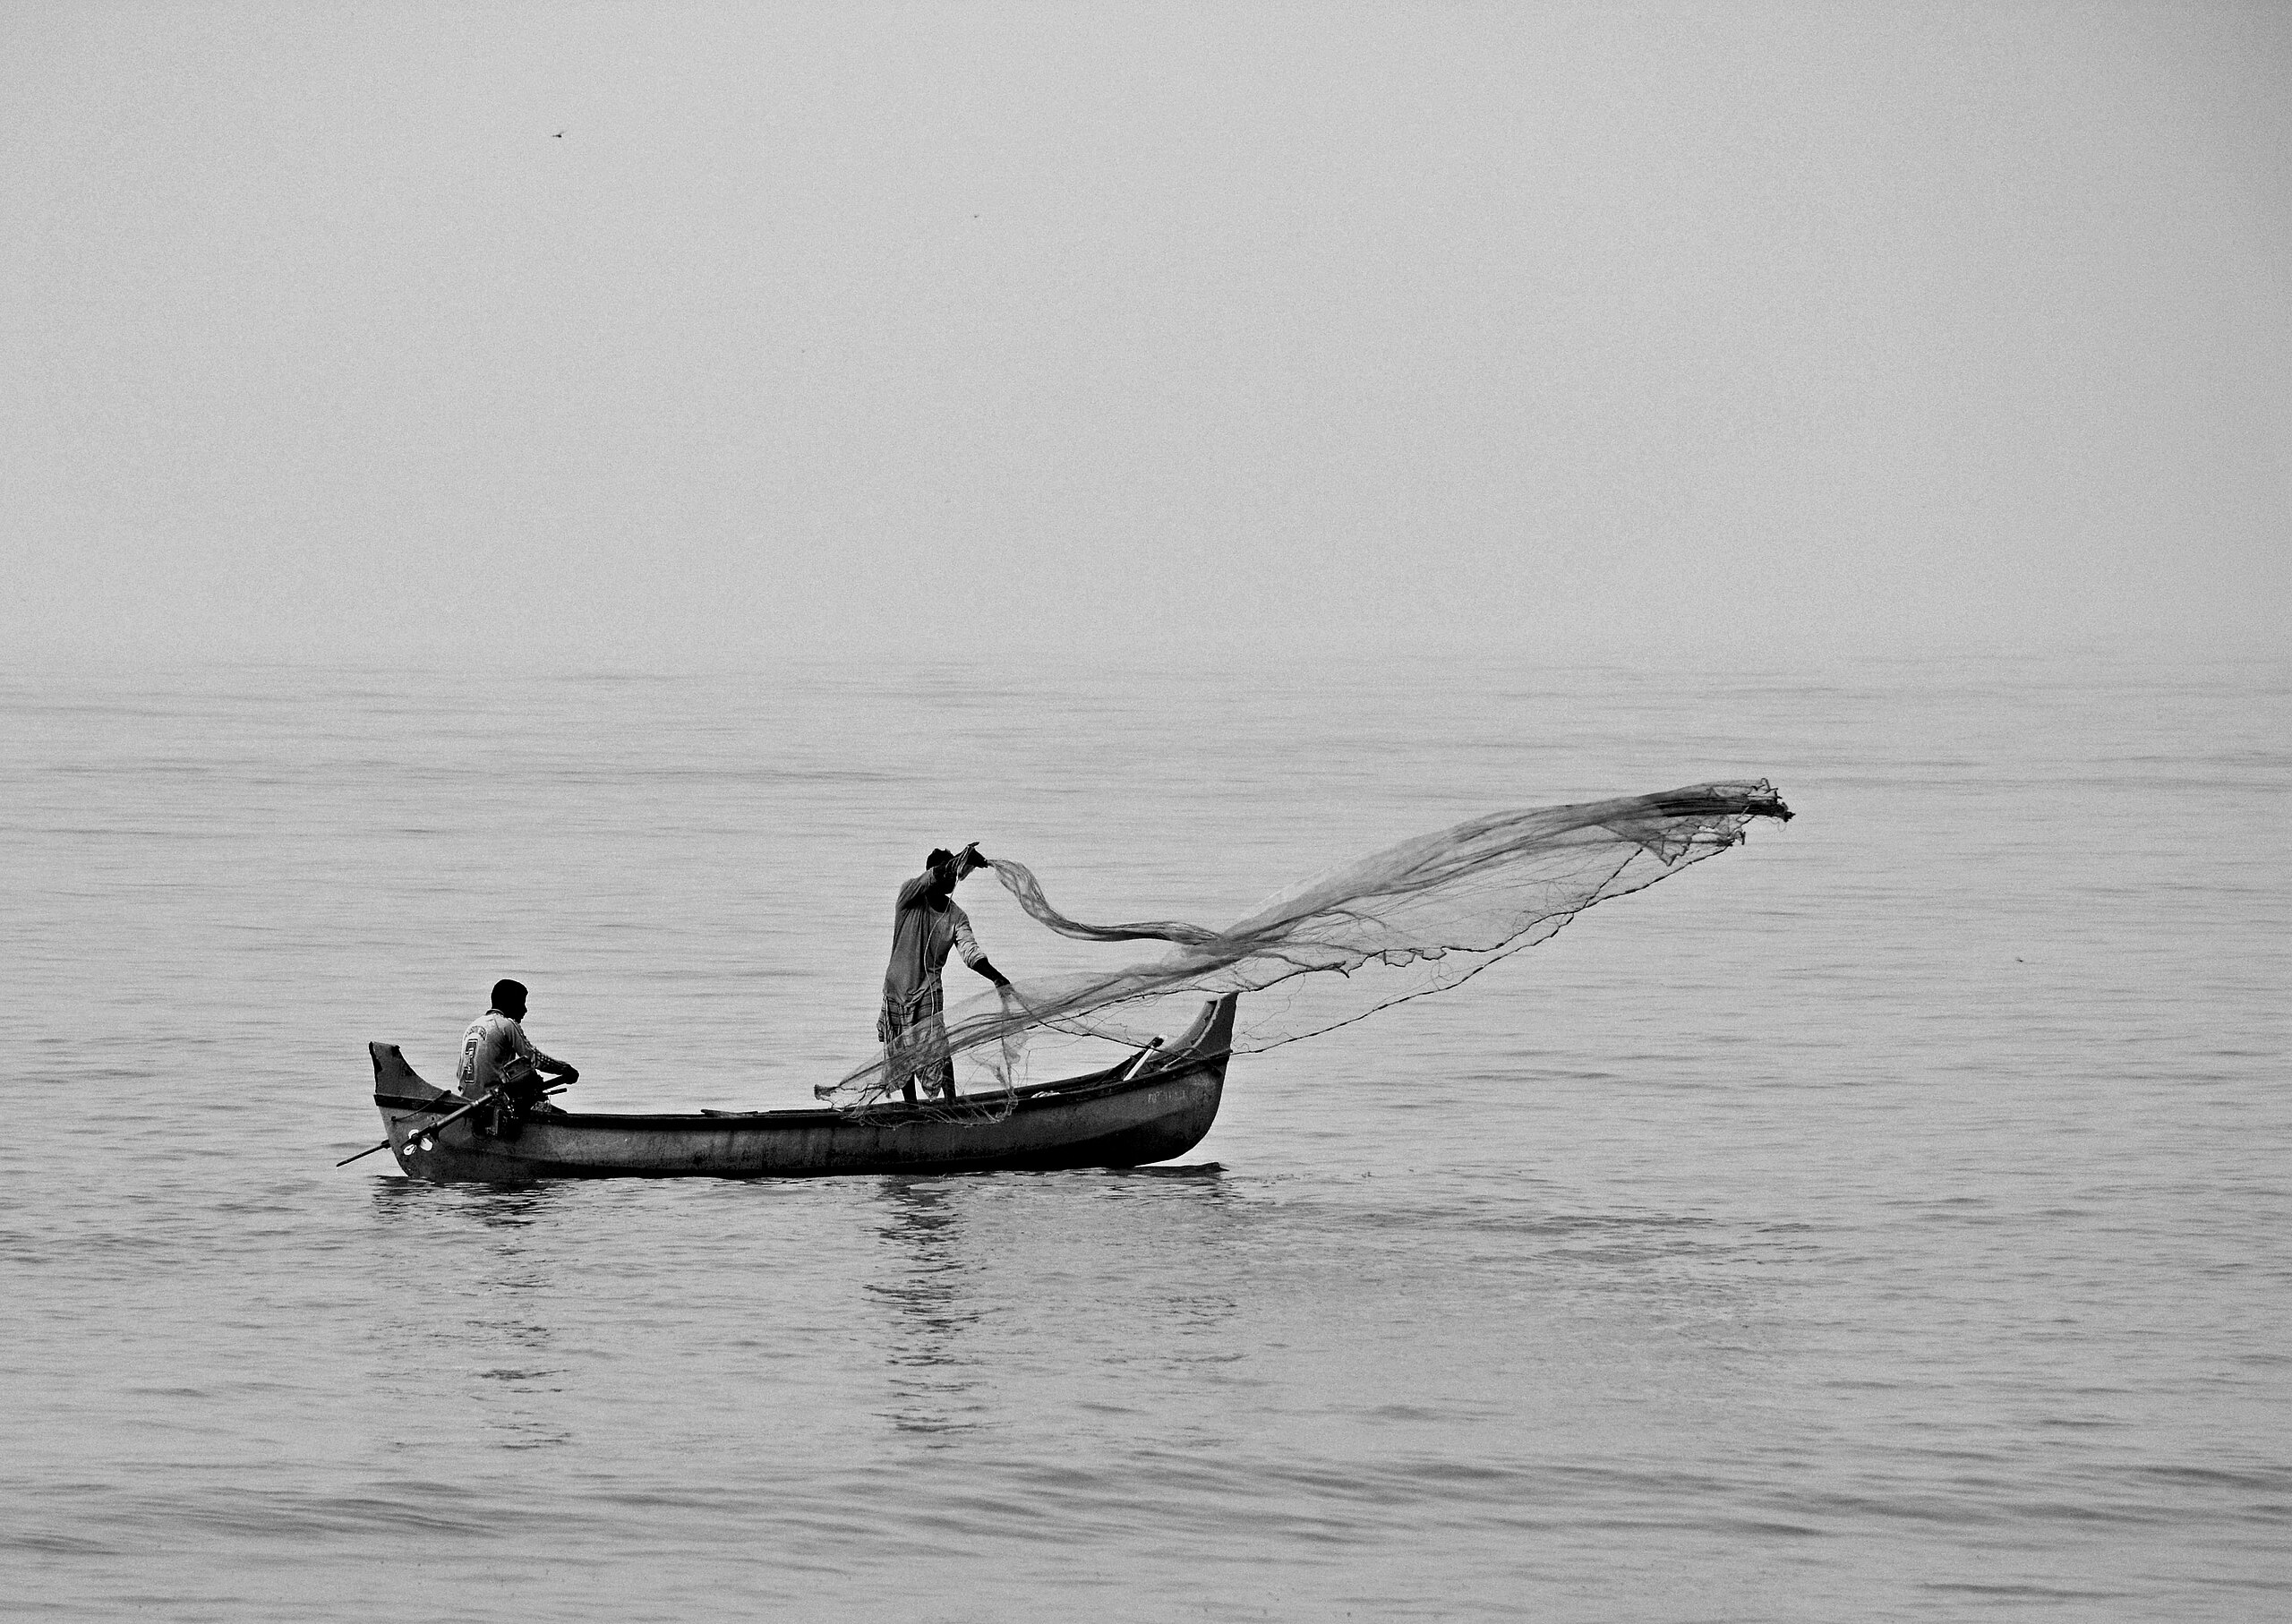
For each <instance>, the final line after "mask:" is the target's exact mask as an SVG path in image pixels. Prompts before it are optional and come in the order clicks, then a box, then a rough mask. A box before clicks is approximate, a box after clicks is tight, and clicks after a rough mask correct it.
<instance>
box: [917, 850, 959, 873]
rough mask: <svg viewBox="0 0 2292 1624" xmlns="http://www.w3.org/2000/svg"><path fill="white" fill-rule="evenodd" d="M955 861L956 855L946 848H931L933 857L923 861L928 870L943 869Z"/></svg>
mask: <svg viewBox="0 0 2292 1624" xmlns="http://www.w3.org/2000/svg"><path fill="white" fill-rule="evenodd" d="M954 860H955V854H954V852H952V851H950V850H947V849H946V848H945V846H934V847H932V848H931V855H930V856H929V857H927V858H925V859H923V866H924V867H925V868H945V866H946V865H947V864H949V863H952V862H954Z"/></svg>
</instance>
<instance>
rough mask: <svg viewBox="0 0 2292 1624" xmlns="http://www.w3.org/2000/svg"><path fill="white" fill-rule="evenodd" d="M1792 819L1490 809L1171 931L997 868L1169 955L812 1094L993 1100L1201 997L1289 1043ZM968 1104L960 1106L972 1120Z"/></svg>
mask: <svg viewBox="0 0 2292 1624" xmlns="http://www.w3.org/2000/svg"><path fill="white" fill-rule="evenodd" d="M1789 816H1791V811H1790V808H1787V807H1785V806H1784V805H1783V799H1782V797H1781V796H1780V795H1778V794H1777V793H1776V792H1775V789H1774V787H1773V786H1772V785H1770V784H1769V783H1767V782H1766V781H1765V780H1764V779H1761V780H1758V781H1757V782H1741V783H1706V784H1694V785H1690V786H1689V787H1688V788H1686V789H1682V790H1672V791H1665V792H1664V793H1662V794H1658V795H1630V796H1624V797H1621V798H1620V799H1614V800H1601V801H1587V802H1585V803H1582V804H1580V805H1574V806H1564V807H1537V808H1529V809H1527V810H1524V811H1516V812H1499V813H1494V814H1492V815H1491V816H1485V817H1477V818H1474V819H1472V820H1471V821H1470V822H1467V823H1462V824H1458V825H1456V826H1455V827H1454V828H1450V829H1443V830H1441V832H1439V833H1435V834H1427V835H1423V836H1420V837H1418V838H1417V839H1415V840H1411V841H1405V842H1402V843H1401V844H1399V845H1398V846H1393V847H1390V848H1388V849H1387V850H1382V851H1379V852H1375V853H1373V854H1372V855H1370V856H1368V857H1364V858H1362V859H1359V860H1358V861H1356V862H1353V863H1348V864H1347V865H1345V866H1344V867H1342V868H1334V869H1331V870H1330V871H1328V872H1327V873H1324V874H1321V875H1320V876H1316V877H1314V878H1313V879H1310V880H1307V881H1305V882H1304V883H1303V884H1302V885H1296V886H1293V887H1292V888H1291V889H1289V890H1287V891H1285V892H1282V893H1279V894H1278V895H1277V896H1275V897H1274V898H1273V899H1272V900H1271V901H1270V902H1267V903H1265V904H1264V905H1263V906H1262V907H1261V908H1260V909H1259V910H1257V911H1256V912H1255V913H1253V914H1251V915H1250V916H1249V917H1248V918H1247V919H1241V920H1239V921H1237V922H1236V923H1235V924H1232V925H1229V926H1227V927H1225V928H1224V929H1222V930H1216V929H1211V928H1210V927H1206V926H1201V925H1192V924H1187V923H1185V922H1184V921H1183V920H1178V919H1140V920H1133V921H1131V922H1129V923H1126V924H1119V925H1090V924H1085V923H1083V922H1082V921H1081V920H1079V919H1069V918H1067V917H1066V916H1065V914H1063V913H1061V912H1059V910H1057V909H1056V907H1055V906H1053V905H1052V903H1051V901H1050V898H1049V897H1048V895H1047V894H1046V893H1044V891H1043V888H1042V885H1041V882H1040V881H1039V880H1037V879H1036V877H1035V876H1034V874H1033V873H1032V872H1031V870H1030V869H1028V868H1026V867H1025V865H1023V864H1022V863H1018V862H1014V861H1013V860H1012V859H1008V858H1000V859H992V860H991V862H990V864H989V866H990V867H991V868H993V869H994V871H995V876H996V879H998V880H1000V881H1001V882H1002V883H1003V886H1004V888H1005V890H1006V891H1008V892H1009V893H1011V895H1012V896H1013V898H1014V899H1015V900H1016V901H1017V902H1018V904H1019V906H1020V907H1021V908H1022V909H1023V910H1026V912H1027V914H1028V915H1029V916H1030V917H1031V918H1032V919H1034V920H1036V921H1037V922H1038V923H1039V924H1041V925H1042V926H1044V927H1047V928H1048V929H1050V930H1054V931H1056V932H1057V933H1058V934H1059V935H1060V936H1070V937H1073V938H1074V939H1076V940H1078V941H1085V942H1163V943H1167V944H1168V950H1167V952H1165V953H1162V954H1160V955H1159V957H1155V958H1151V959H1146V960H1142V961H1140V962H1135V963H1131V964H1125V965H1123V966H1121V967H1119V968H1115V969H1107V970H1082V971H1076V972H1073V973H1071V974H1066V975H1059V976H1046V977H1032V978H1028V979H1023V980H1020V981H1017V982H1014V983H1013V985H1012V986H1011V987H1006V988H999V989H996V990H995V991H991V992H988V993H985V994H982V995H980V996H978V997H974V998H972V999H971V1000H969V1001H967V1002H965V1003H963V1004H956V1005H954V1006H953V1007H951V1008H949V1009H948V1010H947V1011H946V1012H945V1017H944V1020H945V1048H944V1050H942V1049H941V1047H940V1042H939V1036H938V1033H937V1031H936V1030H934V1031H933V1032H931V1033H930V1034H928V1041H927V1043H926V1044H925V1045H923V1046H922V1047H918V1046H917V1045H916V1044H914V1043H909V1044H905V1045H893V1046H889V1047H885V1048H882V1049H878V1050H877V1053H876V1055H875V1056H874V1057H873V1058H872V1059H870V1060H869V1061H868V1063H867V1064H864V1065H862V1066H860V1067H859V1068H858V1069H857V1070H855V1071H853V1072H851V1073H849V1074H847V1075H846V1076H844V1077H842V1079H840V1080H838V1081H835V1082H834V1083H829V1084H826V1085H824V1086H822V1087H820V1088H817V1089H816V1090H814V1092H815V1093H816V1094H817V1096H818V1097H819V1098H822V1099H825V1100H828V1101H831V1102H832V1103H834V1104H835V1105H836V1106H838V1107H843V1108H847V1109H865V1108H867V1107H870V1106H873V1105H876V1104H878V1103H880V1102H883V1101H885V1100H891V1099H899V1098H902V1096H903V1092H904V1090H905V1089H906V1087H907V1086H908V1084H909V1083H911V1081H915V1078H916V1074H917V1072H918V1069H919V1064H922V1063H925V1062H928V1064H930V1065H932V1066H935V1067H936V1064H937V1063H938V1061H939V1058H940V1056H941V1054H942V1053H944V1054H945V1056H948V1057H949V1058H951V1059H952V1060H953V1062H954V1069H955V1074H956V1078H957V1081H958V1086H959V1087H960V1088H961V1089H962V1090H963V1091H964V1092H965V1093H966V1094H968V1095H972V1096H976V1095H978V1094H980V1093H999V1094H1003V1095H1005V1096H1006V1097H1007V1095H1008V1092H1009V1090H1011V1089H1012V1088H1013V1086H1014V1085H1016V1084H1018V1083H1020V1082H1022V1081H1025V1080H1026V1079H1025V1078H1024V1077H1023V1075H1022V1066H1023V1064H1024V1059H1025V1055H1026V1051H1027V1048H1028V1046H1029V1044H1030V1042H1031V1041H1035V1040H1038V1039H1039V1038H1040V1036H1041V1035H1043V1034H1046V1033H1057V1034H1061V1035H1064V1036H1066V1037H1088V1038H1096V1039H1110V1040H1112V1041H1114V1042H1116V1043H1122V1044H1125V1045H1129V1046H1133V1047H1142V1046H1143V1045H1144V1044H1146V1043H1147V1042H1148V1040H1149V1039H1150V1038H1151V1037H1152V1036H1154V1035H1156V1034H1159V1033H1165V1032H1176V1031H1180V1030H1184V1028H1185V1027H1186V1026H1187V1024H1188V1023H1189V1022H1190V1021H1192V1020H1193V1016H1194V1013H1195V1012H1196V1011H1197V1010H1198V1009H1199V1008H1200V1006H1201V1004H1202V1000H1204V999H1207V998H1215V997H1218V996H1222V995H1224V994H1227V993H1244V994H1247V993H1262V992H1264V991H1266V990H1267V989H1269V988H1272V987H1283V995H1282V996H1279V997H1276V998H1261V999H1250V998H1246V997H1245V998H1244V999H1243V1000H1242V1002H1241V1004H1240V1013H1239V1019H1238V1020H1237V1021H1236V1028H1235V1033H1234V1042H1233V1049H1234V1052H1236V1053H1239V1054H1247V1053H1250V1052H1253V1051H1255V1050H1260V1049H1267V1048H1271V1047H1275V1046H1277V1045H1279V1044H1284V1043H1291V1042H1295V1041H1296V1040H1297V1039H1300V1038H1309V1037H1312V1036H1313V1035H1314V1034H1316V1033H1319V1032H1325V1031H1328V1030H1330V1029H1331V1028H1333V1027H1338V1026H1343V1025H1346V1024H1347V1023H1348V1022H1350V1021H1358V1020H1361V1019H1362V1018H1364V1016H1366V1015H1369V1014H1372V1013H1375V1012H1376V1011H1378V1010H1380V1009H1384V1008H1387V1007H1390V1005H1392V1004H1398V1003H1401V1002H1403V1001H1405V1000H1407V999H1410V998H1420V997H1423V996H1425V995H1426V994H1428V993H1434V992H1439V991H1441V990H1442V989H1444V988H1447V987H1454V986H1456V985H1457V984H1458V982H1460V981H1463V980H1465V979H1468V978H1469V977H1472V976H1474V975H1476V974H1478V973H1479V972H1480V971H1481V970H1484V969H1486V968H1487V967H1488V966H1489V965H1490V964H1492V963H1493V962H1496V961H1497V960H1499V959H1501V958H1503V957H1505V956H1506V955H1508V954H1510V953H1518V951H1520V950H1521V949H1522V948H1524V947H1533V946H1535V944H1537V943H1539V942H1543V941H1545V940H1547V939H1548V938H1549V937H1551V936H1552V934H1553V933H1554V932H1556V931H1558V930H1559V929H1560V928H1561V926H1563V925H1565V924H1567V923H1568V921H1569V919H1573V918H1575V917H1576V915H1578V914H1579V913H1581V912H1582V911H1583V910H1585V909H1586V908H1589V907H1591V906H1592V905H1593V904H1594V903H1595V902H1605V901H1607V900H1608V899H1609V898H1611V897H1618V896H1624V895H1628V894H1629V893H1632V892H1634V891H1640V890H1644V889H1645V888H1646V887H1647V886H1649V885H1654V884H1655V882H1656V881H1657V880H1660V879H1663V878H1665V877H1667V876H1671V875H1673V874H1677V873H1678V872H1680V870H1681V869H1682V868H1689V867H1690V866H1691V865H1693V864H1696V863H1699V862H1701V861H1702V860H1703V859H1706V858H1707V857H1712V856H1715V855H1716V854H1717V853H1719V852H1721V851H1723V850H1726V849H1727V848H1728V847H1730V846H1732V845H1735V844H1738V843H1739V842H1741V840H1742V839H1743V831H1744V827H1745V825H1748V824H1749V822H1750V820H1751V819H1752V818H1754V817H1774V818H1788V817H1789ZM1356 972H1359V973H1356ZM1284 984H1287V985H1286V986H1284ZM924 1091H926V1092H928V1090H924ZM979 1103H981V1102H978V1101H976V1100H975V1099H974V1100H973V1101H972V1102H971V1103H969V1104H966V1105H965V1106H964V1107H962V1110H963V1112H964V1114H965V1115H969V1114H971V1113H972V1112H974V1111H976V1110H977V1109H978V1108H979Z"/></svg>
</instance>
